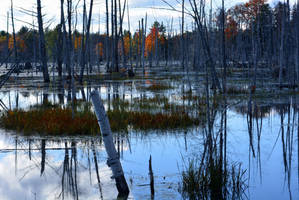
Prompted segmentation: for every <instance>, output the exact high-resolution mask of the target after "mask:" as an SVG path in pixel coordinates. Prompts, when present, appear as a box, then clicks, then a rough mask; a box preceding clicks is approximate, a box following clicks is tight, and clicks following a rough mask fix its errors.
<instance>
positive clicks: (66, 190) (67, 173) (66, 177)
mask: <svg viewBox="0 0 299 200" xmlns="http://www.w3.org/2000/svg"><path fill="white" fill-rule="evenodd" d="M71 147H72V148H71V153H72V154H71V158H69V148H68V145H67V142H65V156H64V161H63V172H62V179H61V187H62V190H61V197H62V199H64V197H65V194H67V195H71V196H72V197H73V198H74V199H77V200H78V198H79V196H78V187H77V149H76V143H75V142H72V144H71ZM73 165H74V169H73ZM73 170H74V174H73Z"/></svg>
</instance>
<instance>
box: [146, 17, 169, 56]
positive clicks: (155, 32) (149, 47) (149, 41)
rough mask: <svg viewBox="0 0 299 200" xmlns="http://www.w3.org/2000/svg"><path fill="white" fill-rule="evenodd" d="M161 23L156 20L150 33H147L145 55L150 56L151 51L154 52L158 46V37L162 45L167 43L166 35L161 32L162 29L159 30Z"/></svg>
mask: <svg viewBox="0 0 299 200" xmlns="http://www.w3.org/2000/svg"><path fill="white" fill-rule="evenodd" d="M159 26H160V24H159V23H157V22H155V23H154V24H153V26H152V28H151V30H150V33H149V34H148V35H147V37H146V39H145V56H146V57H147V56H149V55H150V53H154V51H155V49H156V47H155V45H156V42H155V41H156V39H157V42H158V43H159V44H160V45H163V44H164V43H165V37H164V36H163V33H161V30H159V29H160V28H159Z"/></svg>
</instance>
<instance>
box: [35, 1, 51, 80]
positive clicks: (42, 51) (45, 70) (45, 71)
mask: <svg viewBox="0 0 299 200" xmlns="http://www.w3.org/2000/svg"><path fill="white" fill-rule="evenodd" d="M36 3H37V21H38V32H39V44H40V49H39V50H40V56H41V60H42V65H43V67H42V70H43V77H44V82H45V83H48V82H50V77H49V73H48V65H47V64H48V60H47V50H46V42H45V35H44V28H43V18H42V11H41V3H40V0H36Z"/></svg>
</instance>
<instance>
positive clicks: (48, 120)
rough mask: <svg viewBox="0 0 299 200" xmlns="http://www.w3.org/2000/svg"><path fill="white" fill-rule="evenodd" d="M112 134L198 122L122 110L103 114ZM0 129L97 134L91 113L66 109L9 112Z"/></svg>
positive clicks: (186, 117) (181, 116)
mask: <svg viewBox="0 0 299 200" xmlns="http://www.w3.org/2000/svg"><path fill="white" fill-rule="evenodd" d="M107 115H108V118H109V121H110V126H111V129H112V131H124V132H126V131H128V129H129V127H131V128H132V129H135V130H153V129H164V130H168V129H177V128H187V127H191V126H195V125H199V119H197V118H192V117H190V116H189V115H188V114H186V113H175V112H173V113H167V114H165V113H149V112H138V111H125V110H119V109H114V110H109V111H108V112H107ZM1 126H2V127H4V128H6V129H10V130H16V131H20V132H23V133H41V134H43V133H44V134H55V135H60V134H70V135H94V134H97V133H99V131H100V130H99V126H98V123H97V119H96V117H95V115H94V114H93V112H91V111H86V110H75V111H74V112H72V110H71V109H70V108H69V107H66V108H49V107H48V108H43V109H37V108H32V109H30V110H28V111H24V110H13V111H9V112H7V113H5V114H3V115H2V116H1Z"/></svg>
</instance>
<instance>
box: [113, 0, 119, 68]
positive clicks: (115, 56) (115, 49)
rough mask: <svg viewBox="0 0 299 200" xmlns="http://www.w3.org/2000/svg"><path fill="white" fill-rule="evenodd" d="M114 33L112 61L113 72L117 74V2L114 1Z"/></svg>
mask: <svg viewBox="0 0 299 200" xmlns="http://www.w3.org/2000/svg"><path fill="white" fill-rule="evenodd" d="M114 32H115V38H114V50H113V51H114V60H115V63H114V64H115V66H114V71H115V72H119V66H118V29H117V0H114Z"/></svg>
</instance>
